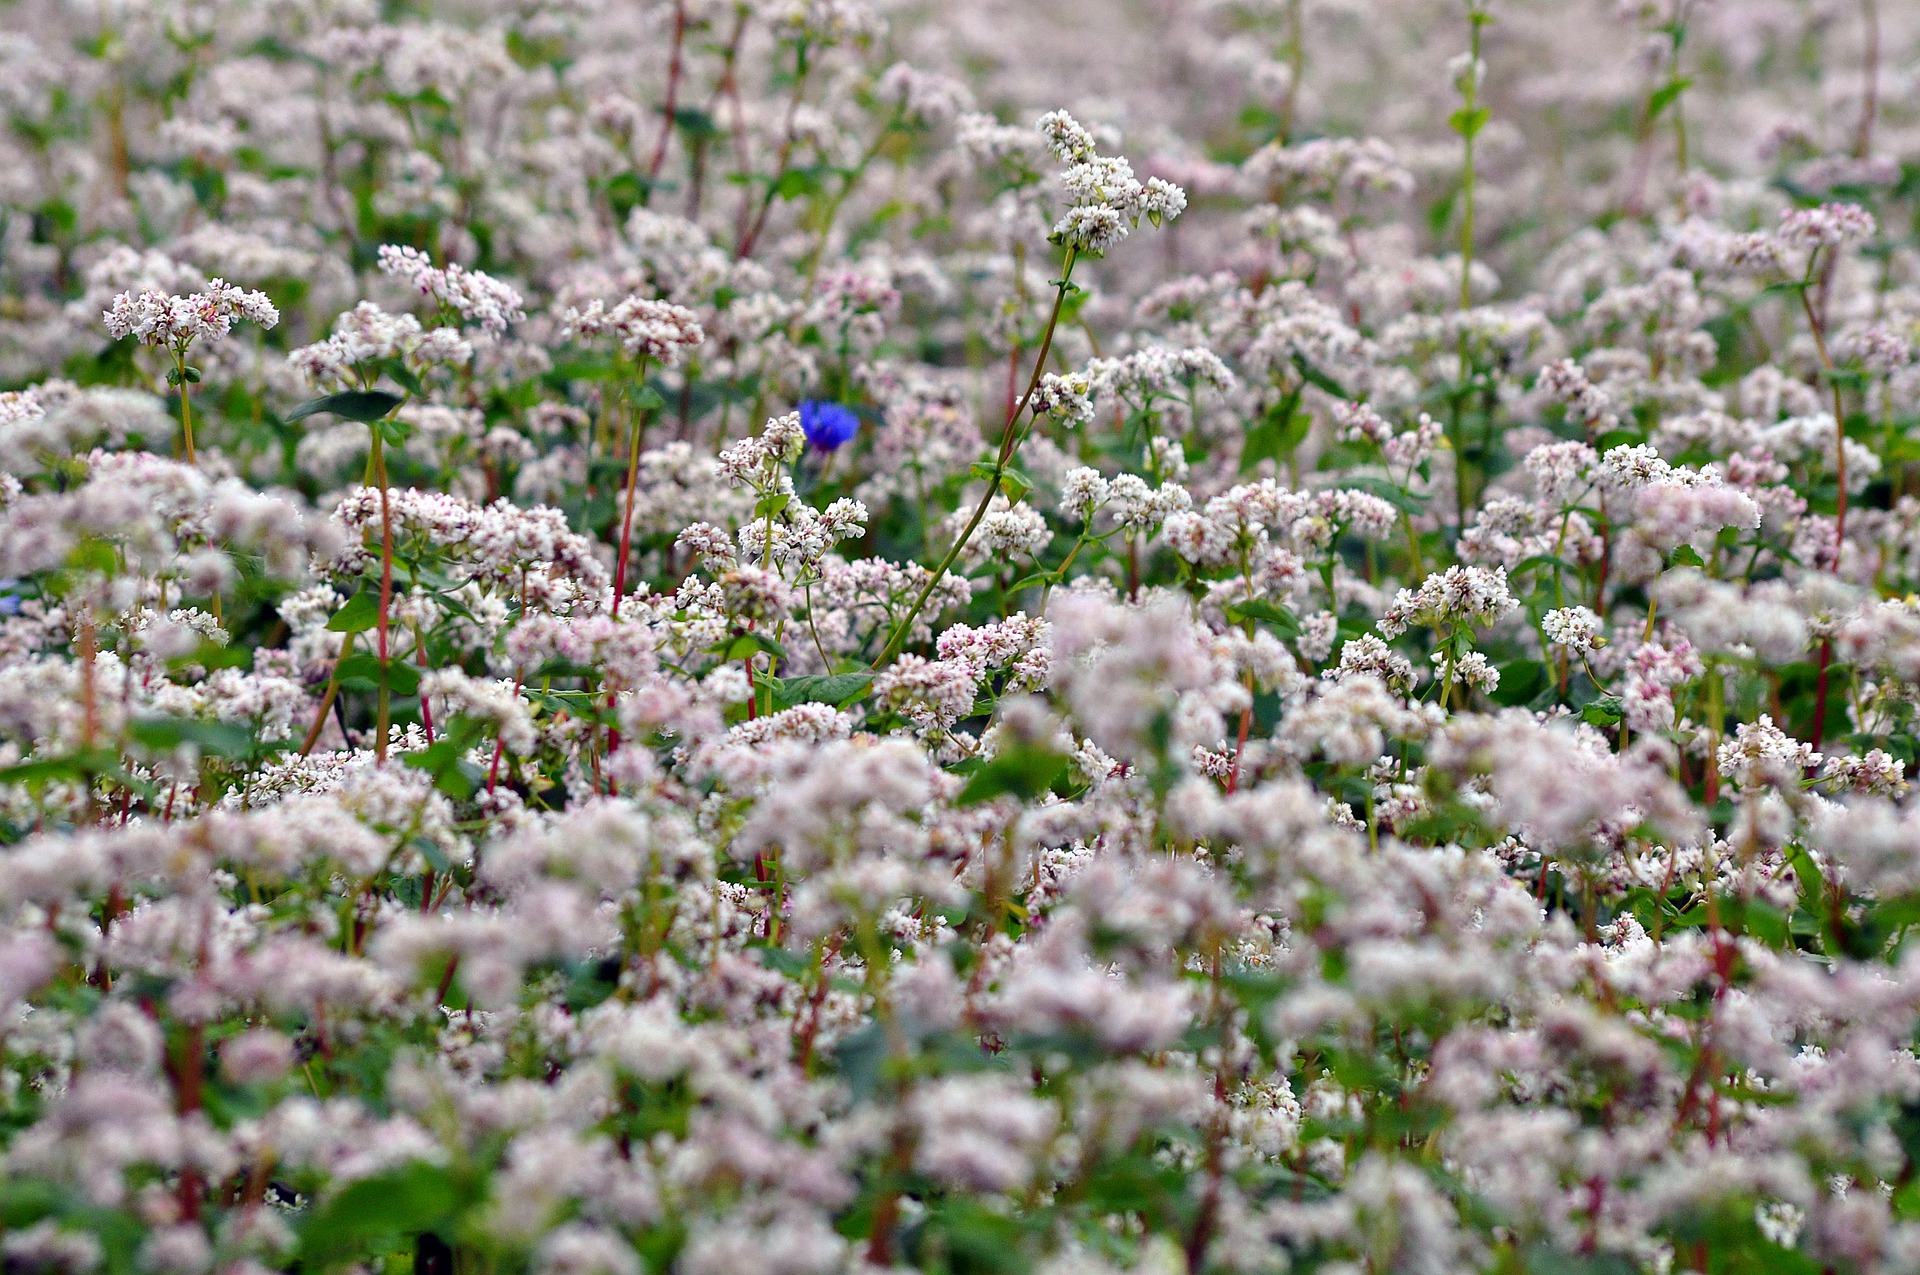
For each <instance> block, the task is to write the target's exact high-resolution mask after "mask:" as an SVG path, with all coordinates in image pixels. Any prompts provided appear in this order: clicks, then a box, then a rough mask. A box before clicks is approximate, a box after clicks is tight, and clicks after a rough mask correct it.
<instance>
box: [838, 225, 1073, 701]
mask: <svg viewBox="0 0 1920 1275" xmlns="http://www.w3.org/2000/svg"><path fill="white" fill-rule="evenodd" d="M1078 253H1079V250H1078V249H1077V248H1071V247H1070V248H1068V249H1067V258H1066V263H1065V264H1064V265H1063V266H1062V267H1061V270H1060V282H1059V283H1058V284H1056V285H1055V290H1054V298H1053V313H1051V314H1050V315H1048V316H1047V328H1046V331H1045V332H1044V333H1043V334H1042V335H1041V337H1040V357H1039V358H1037V359H1035V360H1034V362H1033V376H1032V377H1031V378H1029V379H1028V381H1027V392H1026V393H1025V394H1022V395H1021V396H1020V401H1019V402H1018V403H1015V404H1013V405H1012V406H1011V407H1010V409H1009V410H1008V412H1007V423H1006V428H1005V429H1004V430H1002V431H1001V440H1000V456H999V459H997V460H996V461H995V462H994V465H993V476H992V477H991V478H990V479H989V480H988V482H987V490H986V493H985V494H984V495H982V496H981V497H980V503H979V504H978V505H977V506H975V507H974V511H973V517H972V518H970V519H968V520H967V525H966V527H965V529H964V530H962V531H961V533H960V534H959V535H958V536H957V537H955V538H954V542H953V547H952V548H950V549H948V550H947V553H946V556H945V557H944V558H942V559H941V560H940V565H939V566H937V567H935V568H934V569H933V574H932V575H930V576H928V577H927V583H926V584H925V586H924V587H922V588H921V590H920V596H918V597H916V598H915V599H914V600H913V605H912V606H911V607H908V608H907V613H906V615H905V616H903V617H902V618H901V620H900V623H899V624H897V625H895V626H894V630H893V636H892V637H890V638H888V639H887V645H886V647H885V649H883V650H882V651H881V652H880V656H879V658H878V659H876V660H874V662H873V667H874V668H876V669H877V668H879V667H881V666H882V665H884V664H886V663H887V662H888V661H889V660H891V659H893V657H894V656H896V655H898V654H899V653H900V648H901V647H903V646H905V645H906V642H907V631H908V630H909V629H911V628H912V627H913V621H914V619H915V617H917V616H918V615H919V614H920V611H921V608H923V607H925V606H926V604H927V599H928V598H930V597H932V596H933V591H934V589H935V588H936V587H938V586H939V584H940V581H941V579H942V578H943V577H945V575H946V574H947V568H948V567H951V566H952V565H953V562H954V559H956V558H958V557H959V556H960V551H961V550H962V549H964V548H965V547H966V544H967V541H968V540H969V539H970V538H972V536H973V533H974V530H975V529H976V528H978V527H979V525H980V521H981V519H983V518H985V517H986V516H987V510H988V508H989V507H990V506H991V505H992V504H993V498H994V496H995V495H997V494H998V493H999V491H1000V479H1001V476H1002V475H1004V474H1005V473H1006V472H1007V466H1008V465H1010V464H1012V463H1013V455H1014V453H1015V452H1016V451H1018V450H1019V447H1020V439H1021V435H1020V433H1019V432H1018V431H1017V430H1015V429H1014V424H1015V422H1017V421H1018V420H1019V419H1020V416H1021V414H1022V413H1023V412H1025V411H1026V409H1027V404H1028V402H1030V401H1031V400H1032V398H1033V392H1034V390H1036V389H1038V388H1039V386H1040V376H1041V373H1042V372H1044V371H1045V370H1046V366H1047V354H1048V353H1049V352H1050V351H1051V350H1052V349H1053V331H1054V329H1055V328H1056V327H1058V326H1059V324H1060V311H1061V310H1062V309H1063V308H1064V307H1065V306H1066V303H1067V289H1068V288H1069V287H1070V286H1072V283H1071V281H1072V279H1073V263H1074V261H1075V260H1076V259H1077V257H1078Z"/></svg>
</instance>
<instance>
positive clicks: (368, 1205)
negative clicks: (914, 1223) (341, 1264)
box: [300, 1160, 472, 1268]
mask: <svg viewBox="0 0 1920 1275" xmlns="http://www.w3.org/2000/svg"><path fill="white" fill-rule="evenodd" d="M471 1195H472V1192H471V1191H470V1190H469V1189H467V1188H466V1187H465V1186H464V1185H463V1184H462V1183H461V1182H459V1181H458V1180H456V1179H455V1178H454V1176H453V1174H452V1173H450V1172H449V1171H448V1170H446V1169H444V1168H442V1167H441V1166H439V1165H437V1164H428V1163H426V1162H425V1161H423V1160H414V1161H411V1162H409V1163H407V1164H404V1165H401V1166H400V1167H399V1168H397V1169H389V1170H388V1171H387V1172H385V1173H380V1174H376V1175H374V1176H373V1177H370V1178H362V1179H361V1180H360V1181H358V1182H355V1183H354V1184H353V1185H352V1186H349V1187H348V1188H347V1189H346V1190H344V1191H342V1192H340V1194H338V1195H336V1196H334V1197H333V1198H332V1199H330V1200H328V1201H327V1202H326V1203H324V1204H322V1205H320V1206H319V1207H318V1208H316V1209H315V1210H314V1211H313V1212H312V1213H311V1214H310V1215H309V1216H308V1217H307V1220H306V1222H305V1224H304V1225H302V1226H301V1228H300V1256H301V1258H302V1264H303V1265H306V1266H308V1267H309V1268H313V1267H318V1266H323V1265H327V1264H330V1263H332V1262H337V1261H342V1260H347V1259H351V1258H355V1257H359V1256H362V1255H364V1254H366V1253H367V1252H369V1251H372V1250H374V1249H375V1248H377V1247H379V1242H380V1241H382V1240H392V1239H397V1238H399V1237H401V1236H406V1235H418V1234H420V1233H422V1232H426V1231H434V1230H437V1229H438V1228H440V1227H442V1226H445V1225H446V1224H447V1223H448V1222H449V1221H451V1220H452V1219H453V1218H454V1217H456V1216H457V1215H458V1214H459V1213H460V1211H461V1209H462V1208H463V1207H465V1206H466V1205H467V1204H468V1203H469V1202H470V1197H471Z"/></svg>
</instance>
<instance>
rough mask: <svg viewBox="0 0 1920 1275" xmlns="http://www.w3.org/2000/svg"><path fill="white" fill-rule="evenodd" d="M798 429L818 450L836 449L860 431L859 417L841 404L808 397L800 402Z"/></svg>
mask: <svg viewBox="0 0 1920 1275" xmlns="http://www.w3.org/2000/svg"><path fill="white" fill-rule="evenodd" d="M800 429H801V432H803V433H804V434H805V435H806V436H807V442H809V443H811V444H812V445H813V446H814V447H816V448H818V449H819V450H821V451H823V452H832V451H838V450H839V449H840V448H841V447H843V446H845V445H846V444H848V443H850V442H852V441H853V438H854V435H856V434H858V433H859V432H860V418H859V417H858V416H856V415H855V414H854V413H853V410H852V409H851V408H849V407H846V406H845V405H843V404H840V403H833V402H827V401H824V400H821V399H811V398H810V399H808V400H806V401H805V402H803V403H801V404H800Z"/></svg>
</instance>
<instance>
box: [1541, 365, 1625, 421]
mask: <svg viewBox="0 0 1920 1275" xmlns="http://www.w3.org/2000/svg"><path fill="white" fill-rule="evenodd" d="M1538 384H1539V387H1540V389H1541V390H1543V391H1544V392H1545V393H1546V395H1547V397H1549V398H1551V399H1552V400H1553V401H1554V402H1556V403H1559V404H1561V405H1563V406H1564V407H1565V408H1566V409H1567V415H1568V416H1569V417H1570V418H1572V419H1573V420H1576V421H1578V422H1580V423H1581V424H1582V425H1585V426H1586V427H1587V428H1589V429H1592V430H1607V429H1610V428H1612V427H1613V425H1615V424H1616V423H1617V422H1618V421H1619V419H1620V418H1619V413H1618V412H1617V411H1616V410H1615V408H1614V405H1613V401H1612V399H1610V398H1609V397H1608V395H1607V393H1606V391H1604V390H1602V389H1601V388H1600V387H1599V386H1597V385H1595V384H1594V383H1593V382H1592V381H1590V380H1588V379H1587V374H1586V372H1585V370H1583V369H1582V368H1581V366H1580V365H1579V364H1578V363H1575V362H1574V361H1573V360H1572V359H1560V360H1558V361H1556V362H1553V363H1549V364H1547V366H1546V367H1544V368H1542V369H1541V370H1540V379H1539V381H1538Z"/></svg>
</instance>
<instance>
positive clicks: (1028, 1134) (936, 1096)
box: [908, 1072, 1058, 1191]
mask: <svg viewBox="0 0 1920 1275" xmlns="http://www.w3.org/2000/svg"><path fill="white" fill-rule="evenodd" d="M908 1111H909V1113H910V1115H911V1118H912V1120H913V1122H914V1125H915V1127H916V1128H917V1130H918V1133H919V1136H918V1138H917V1139H916V1141H915V1151H914V1167H915V1168H917V1169H919V1170H920V1171H921V1172H922V1173H925V1174H927V1175H928V1176H929V1177H932V1178H935V1179H936V1180H938V1181H941V1182H944V1183H946V1184H947V1185H948V1186H951V1187H957V1188H961V1189H968V1190H975V1191H1012V1190H1015V1189H1017V1188H1020V1187H1023V1186H1025V1185H1026V1184H1027V1183H1028V1182H1029V1181H1030V1180H1031V1179H1032V1177H1033V1173H1034V1167H1035V1166H1034V1161H1035V1158H1036V1156H1037V1154H1038V1152H1039V1151H1040V1149H1041V1148H1042V1146H1043V1145H1044V1144H1045V1143H1046V1141H1047V1139H1048V1138H1049V1137H1050V1136H1051V1135H1052V1133H1053V1130H1054V1125H1055V1123H1056V1121H1057V1120H1058V1113H1057V1112H1056V1111H1055V1110H1054V1107H1053V1104H1051V1103H1049V1102H1046V1101H1044V1100H1042V1099H1039V1098H1035V1097H1033V1096H1032V1095H1031V1094H1030V1093H1029V1092H1028V1091H1027V1086H1026V1085H1024V1084H1022V1083H1020V1082H1019V1081H1018V1080H1016V1079H1014V1078H1013V1077H1010V1076H1004V1075H995V1074H992V1073H987V1072H976V1073H974V1074H972V1075H960V1076H944V1077H941V1078H939V1079H937V1080H933V1081H930V1082H927V1083H923V1084H921V1085H919V1086H917V1087H916V1088H915V1089H914V1091H913V1095H912V1097H911V1098H909V1099H908Z"/></svg>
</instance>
